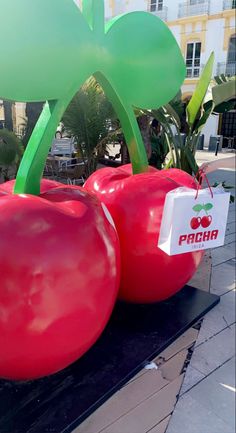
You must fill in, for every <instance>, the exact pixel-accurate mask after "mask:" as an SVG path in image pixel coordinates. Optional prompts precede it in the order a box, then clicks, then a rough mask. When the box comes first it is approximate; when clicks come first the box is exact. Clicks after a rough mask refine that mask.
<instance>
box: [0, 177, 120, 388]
mask: <svg viewBox="0 0 236 433" xmlns="http://www.w3.org/2000/svg"><path fill="white" fill-rule="evenodd" d="M58 185H59V187H56V188H55V186H56V185H55V186H54V189H52V188H50V187H51V186H52V184H48V182H47V181H46V183H45V181H43V183H42V188H41V190H45V189H46V190H47V191H46V192H43V193H41V195H40V196H39V197H36V196H32V195H11V194H7V193H6V191H11V189H12V183H9V184H5V185H4V186H2V187H1V189H2V192H1V193H0V230H1V234H0V264H1V272H0V347H1V356H0V377H4V378H10V379H21V380H22V379H33V378H38V377H42V376H46V375H49V374H52V373H55V372H57V371H59V370H61V369H63V368H64V367H66V366H67V365H69V364H70V363H72V362H73V361H75V360H76V359H78V358H79V357H80V356H81V355H83V354H84V353H85V352H86V351H87V350H88V349H89V348H90V347H91V346H92V345H93V343H94V342H95V341H96V339H97V338H98V337H99V335H100V334H101V332H102V330H103V329H104V327H105V325H106V323H107V321H108V319H109V317H110V314H111V311H112V308H113V306H114V303H115V300H116V297H117V292H118V287H119V272H120V256H119V241H118V237H117V233H116V231H115V229H114V227H113V226H112V224H111V223H110V222H109V220H108V218H107V215H106V214H105V213H104V210H103V207H102V205H101V203H100V202H99V201H98V200H97V198H96V197H95V196H94V195H93V194H91V193H88V192H86V191H85V190H83V189H82V188H79V187H71V186H70V187H66V186H64V187H60V184H58ZM4 189H5V192H4ZM107 214H108V213H107ZM108 216H109V214H108Z"/></svg>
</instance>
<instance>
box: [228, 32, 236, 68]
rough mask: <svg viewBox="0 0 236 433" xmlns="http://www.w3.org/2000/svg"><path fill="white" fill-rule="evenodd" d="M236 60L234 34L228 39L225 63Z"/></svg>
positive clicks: (235, 36) (235, 37) (235, 39)
mask: <svg viewBox="0 0 236 433" xmlns="http://www.w3.org/2000/svg"><path fill="white" fill-rule="evenodd" d="M235 62H236V35H233V36H231V38H230V40H229V48H228V58H227V63H235Z"/></svg>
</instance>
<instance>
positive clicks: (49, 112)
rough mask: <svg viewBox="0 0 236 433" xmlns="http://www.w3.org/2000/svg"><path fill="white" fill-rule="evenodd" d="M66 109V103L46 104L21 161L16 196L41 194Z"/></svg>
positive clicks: (54, 102) (50, 102)
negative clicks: (51, 149)
mask: <svg viewBox="0 0 236 433" xmlns="http://www.w3.org/2000/svg"><path fill="white" fill-rule="evenodd" d="M65 108H66V105H65V102H64V101H49V102H46V104H45V106H44V109H43V111H42V113H41V116H40V117H39V120H38V122H37V124H36V126H35V128H34V130H33V133H32V135H31V138H30V140H29V143H28V145H27V148H26V150H25V153H24V156H23V159H22V161H21V164H20V167H19V170H18V173H17V177H16V184H15V188H14V193H15V194H33V195H38V194H39V193H40V180H41V177H42V174H43V170H44V166H45V162H46V159H47V155H48V152H49V149H50V147H51V144H52V140H53V137H54V134H55V131H56V128H57V126H58V124H59V122H60V120H61V117H62V114H63V112H64V110H65Z"/></svg>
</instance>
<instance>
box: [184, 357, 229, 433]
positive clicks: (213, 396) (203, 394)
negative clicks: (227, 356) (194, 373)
mask: <svg viewBox="0 0 236 433" xmlns="http://www.w3.org/2000/svg"><path fill="white" fill-rule="evenodd" d="M234 362H235V358H234V359H232V360H230V361H229V362H227V363H226V364H225V365H224V366H222V367H220V368H219V369H218V370H217V372H215V373H214V372H213V373H212V374H210V375H209V376H208V377H206V378H205V379H204V380H203V381H201V382H200V383H198V384H197V385H196V386H195V387H194V388H192V389H191V390H190V391H189V392H188V397H189V396H190V397H191V398H193V399H194V400H195V401H197V402H198V403H199V404H201V405H203V406H204V407H205V409H207V410H209V411H210V412H212V413H214V414H215V415H216V416H218V417H220V418H221V419H222V420H223V421H225V422H226V423H227V424H228V425H229V426H230V427H231V428H232V430H233V431H235V391H234V390H235V379H234V375H235V370H234V369H235V364H234ZM221 369H222V372H221ZM226 370H228V372H226ZM224 376H227V379H226V377H224ZM219 377H220V380H219Z"/></svg>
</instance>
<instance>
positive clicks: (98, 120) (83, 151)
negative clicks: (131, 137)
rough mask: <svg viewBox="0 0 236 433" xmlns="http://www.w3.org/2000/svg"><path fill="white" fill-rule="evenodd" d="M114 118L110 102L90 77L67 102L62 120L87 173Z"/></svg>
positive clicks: (94, 166)
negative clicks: (84, 160)
mask: <svg viewBox="0 0 236 433" xmlns="http://www.w3.org/2000/svg"><path fill="white" fill-rule="evenodd" d="M115 119H116V115H115V112H114V110H113V107H112V105H111V103H110V102H109V101H108V99H107V98H106V96H105V94H104V92H103V90H102V88H101V87H100V86H99V84H98V83H97V82H96V81H95V79H94V78H90V79H89V80H88V81H87V82H86V83H85V84H84V85H83V86H82V87H81V89H80V90H79V91H78V92H77V94H76V95H75V97H74V98H73V100H72V101H71V103H70V104H69V106H68V108H67V110H66V112H65V114H64V116H63V119H62V122H63V124H64V127H65V129H66V132H67V133H68V134H70V135H71V136H73V137H74V138H75V142H76V147H77V149H78V151H79V153H80V155H81V156H82V157H83V158H84V159H86V161H87V163H86V166H87V175H90V174H91V173H92V172H93V171H95V170H96V166H97V162H98V158H99V150H101V143H102V145H104V143H105V142H106V137H109V136H110V135H111V131H112V125H113V123H114V121H115Z"/></svg>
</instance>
